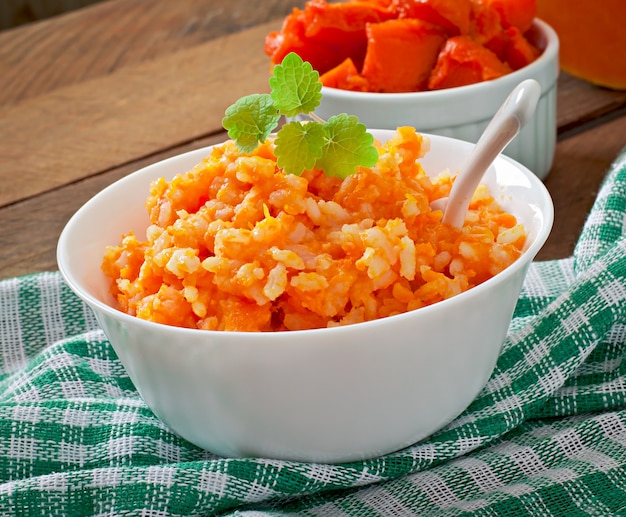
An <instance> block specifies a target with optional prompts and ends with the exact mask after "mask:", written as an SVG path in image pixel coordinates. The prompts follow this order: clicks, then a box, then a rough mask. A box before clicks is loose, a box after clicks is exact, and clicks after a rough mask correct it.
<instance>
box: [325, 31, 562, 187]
mask: <svg viewBox="0 0 626 517" xmlns="http://www.w3.org/2000/svg"><path fill="white" fill-rule="evenodd" d="M528 37H529V40H530V41H531V43H533V44H535V45H536V46H537V47H538V48H540V49H542V50H543V53H542V54H541V56H540V57H539V58H537V59H536V60H535V61H534V62H533V63H531V64H529V65H528V66H525V67H524V68H521V69H519V70H516V71H515V72H512V73H510V74H508V75H505V76H503V77H500V78H498V79H494V80H492V81H485V82H482V83H478V84H472V85H468V86H462V87H458V88H448V89H445V90H434V91H425V92H414V93H369V92H351V91H347V90H340V89H337V88H328V87H323V88H322V101H321V104H320V106H319V107H318V109H317V110H316V111H315V113H316V114H317V115H319V116H320V117H322V118H324V119H327V118H329V117H330V116H331V115H336V114H338V113H348V114H350V115H356V116H357V117H358V118H359V120H360V121H361V122H362V123H363V124H365V125H366V126H367V127H371V128H379V129H396V128H397V127H398V126H413V127H415V128H416V129H417V130H418V131H420V132H422V133H432V134H437V135H443V136H449V137H452V138H458V139H460V140H467V141H469V142H477V141H478V138H479V137H480V135H481V134H482V132H483V131H484V129H485V128H486V127H487V124H488V123H489V120H490V119H491V117H493V115H494V114H495V113H496V111H497V110H498V108H499V107H500V105H501V104H502V103H503V102H504V100H505V99H506V97H507V96H508V94H509V93H511V91H512V90H513V88H515V86H517V85H518V84H519V83H520V82H522V81H523V80H525V79H535V80H537V81H538V82H539V84H540V85H541V90H542V92H541V98H540V99H539V103H538V104H537V110H536V112H535V115H534V116H533V118H532V119H531V120H530V121H529V122H528V124H527V125H526V127H524V129H522V131H521V132H520V134H519V135H518V136H517V137H516V138H515V139H514V140H513V141H512V142H511V143H510V144H509V145H508V146H507V148H506V150H505V151H504V154H506V155H507V156H510V157H511V158H513V159H514V160H516V161H518V162H520V163H521V164H523V165H525V166H526V167H527V168H529V169H530V170H531V171H533V172H534V173H535V174H536V175H537V176H538V177H539V178H541V179H544V178H545V177H546V176H547V174H548V172H549V171H550V168H551V167H552V161H553V159H554V150H555V146H556V87H557V78H558V75H559V59H558V54H559V40H558V37H557V34H556V32H554V30H553V29H552V28H551V27H550V26H549V25H547V24H546V23H545V22H543V21H541V20H538V19H535V21H534V23H533V26H532V28H531V29H530V31H529V35H528Z"/></svg>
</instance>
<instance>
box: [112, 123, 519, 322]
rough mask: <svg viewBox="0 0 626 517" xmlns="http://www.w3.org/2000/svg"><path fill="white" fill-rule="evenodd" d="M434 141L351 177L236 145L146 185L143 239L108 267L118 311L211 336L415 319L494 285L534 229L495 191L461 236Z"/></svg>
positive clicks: (393, 150)
mask: <svg viewBox="0 0 626 517" xmlns="http://www.w3.org/2000/svg"><path fill="white" fill-rule="evenodd" d="M428 145H429V142H428V140H427V139H425V138H423V137H422V136H421V135H420V134H417V133H416V132H415V130H413V129H412V128H407V127H405V128H399V129H398V131H397V133H396V135H395V136H394V137H393V138H392V139H391V140H389V141H388V142H387V143H386V144H384V145H381V146H379V155H380V158H379V161H378V164H377V165H376V166H375V167H373V168H371V169H370V168H364V167H361V168H359V169H358V170H357V171H356V173H355V174H354V175H352V176H350V177H348V178H347V179H345V180H343V181H342V180H339V179H337V178H330V177H327V176H326V175H325V174H324V173H323V172H322V171H316V170H314V171H307V172H305V173H304V174H303V175H302V176H300V177H299V176H294V175H289V174H284V173H283V172H282V170H281V169H279V168H278V166H277V165H276V158H275V157H274V154H273V145H272V143H271V142H267V143H265V144H263V145H261V146H260V147H259V148H258V149H257V150H256V151H255V152H253V153H252V154H249V155H242V154H241V153H240V152H239V151H238V150H237V148H236V146H235V144H234V143H233V142H231V141H228V142H226V143H224V144H223V145H220V146H217V147H214V148H213V149H212V151H211V154H210V156H209V157H207V158H206V159H205V160H203V161H202V163H200V164H198V165H197V166H196V167H194V168H193V169H192V170H190V171H188V172H185V173H182V174H179V175H177V176H176V177H174V178H173V179H172V180H171V181H166V180H164V179H159V180H157V181H154V182H153V183H152V185H151V188H150V195H149V197H148V200H147V202H146V208H147V210H148V213H149V215H150V221H151V225H150V227H149V228H147V230H146V240H139V239H138V238H137V237H136V236H135V235H134V234H132V233H129V234H128V235H125V236H123V237H122V241H121V244H120V245H119V246H110V247H108V248H107V250H106V254H105V257H104V261H103V265H102V268H103V270H104V272H105V273H106V275H107V276H109V277H110V278H111V279H112V293H113V294H114V296H115V297H116V298H117V300H118V303H119V306H120V309H121V310H123V311H126V312H128V313H129V314H132V315H135V316H137V317H140V318H144V319H146V320H152V321H156V322H159V323H164V324H168V325H175V326H182V327H191V328H199V329H212V330H231V331H279V330H298V329H310V328H319V327H327V326H337V325H347V324H353V323H358V322H362V321H367V320H373V319H377V318H381V317H385V316H390V315H393V314H398V313H402V312H406V311H409V310H414V309H418V308H420V307H423V306H425V305H429V304H432V303H435V302H438V301H441V300H444V299H446V298H449V297H451V296H454V295H456V294H459V293H461V292H463V291H465V290H467V289H470V288H472V287H473V286H475V285H477V284H480V283H481V282H484V281H485V280H487V279H489V278H491V277H492V276H494V275H495V274H497V273H498V272H500V271H501V270H503V269H504V268H506V267H507V266H509V265H510V264H511V263H512V262H513V261H515V260H516V259H517V258H518V257H519V255H520V253H521V249H522V246H523V244H524V241H525V238H526V237H525V231H524V228H523V227H522V226H521V225H519V224H517V221H516V219H515V217H513V216H512V215H510V214H507V213H505V212H504V211H503V210H502V209H501V208H500V207H499V206H498V204H497V203H496V202H495V200H494V198H493V197H492V196H491V194H490V193H489V191H488V189H487V188H486V187H481V188H479V189H478V190H477V192H476V194H475V196H474V199H473V200H472V204H471V205H470V210H469V213H468V216H467V219H466V222H465V225H464V227H463V228H462V229H455V228H451V227H449V226H447V225H444V224H442V223H441V216H442V213H441V211H439V210H431V208H430V203H431V201H433V200H435V199H439V198H441V197H444V196H447V195H448V193H449V191H450V186H451V184H452V179H451V177H450V174H449V173H448V172H443V173H441V174H440V175H439V176H438V177H436V178H434V179H430V178H429V177H428V176H426V174H425V173H424V171H423V170H422V168H421V165H420V164H419V163H418V162H417V161H416V160H418V159H419V158H421V157H422V156H423V155H424V154H425V153H426V152H427V151H428Z"/></svg>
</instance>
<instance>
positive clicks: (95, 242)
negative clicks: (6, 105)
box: [57, 131, 553, 462]
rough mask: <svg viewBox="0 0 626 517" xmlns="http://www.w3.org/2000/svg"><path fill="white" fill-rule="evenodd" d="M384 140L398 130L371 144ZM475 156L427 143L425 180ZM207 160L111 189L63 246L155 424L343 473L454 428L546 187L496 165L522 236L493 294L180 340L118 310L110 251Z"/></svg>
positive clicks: (240, 452) (503, 313) (165, 168)
mask: <svg viewBox="0 0 626 517" xmlns="http://www.w3.org/2000/svg"><path fill="white" fill-rule="evenodd" d="M373 133H374V134H375V136H376V137H378V138H380V139H381V140H385V139H386V138H387V137H388V136H389V134H390V133H391V132H390V131H373ZM472 147H473V146H472V144H469V143H466V142H461V141H458V140H452V139H449V138H445V137H440V136H431V151H430V152H429V153H428V154H427V157H426V158H425V159H424V160H423V163H424V167H425V168H426V171H428V172H430V173H433V174H435V173H438V172H440V171H441V170H444V169H445V168H450V169H451V170H455V169H456V168H458V167H459V166H460V165H461V164H462V163H463V162H464V160H465V159H466V158H467V156H468V154H469V152H470V150H471V148H472ZM207 154H208V150H207V149H200V150H197V151H193V152H190V153H187V154H184V155H181V156H177V157H174V158H170V159H168V160H165V161H163V162H160V163H156V164H154V165H151V166H149V167H146V168H144V169H142V170H140V171H138V172H136V173H134V174H131V175H129V176H127V177H125V178H123V179H121V180H119V181H118V182H116V183H114V184H113V185H111V186H109V187H108V188H106V189H105V190H103V191H102V192H100V193H99V194H97V195H96V196H95V197H94V198H92V199H91V200H90V201H88V202H87V203H86V204H85V205H84V206H83V207H82V208H81V209H80V210H78V212H77V213H76V214H75V215H74V216H73V217H72V218H71V220H70V221H69V222H68V224H67V226H66V227H65V229H64V230H63V232H62V234H61V237H60V239H59V243H58V252H57V253H58V255H57V258H58V265H59V268H60V270H61V273H62V274H63V276H64V278H65V279H66V281H67V282H68V284H69V286H70V287H71V288H72V289H73V290H74V291H75V292H76V293H77V294H78V295H79V296H80V297H81V298H82V299H83V300H84V301H85V302H86V303H87V304H88V305H89V306H90V307H91V308H92V309H93V311H94V312H95V314H96V316H97V318H98V321H99V322H100V324H101V325H102V328H103V329H104V331H105V332H106V334H107V336H108V338H109V339H110V341H111V344H112V345H113V347H114V349H115V351H116V352H117V354H118V356H119V358H120V360H121V361H122V363H123V364H124V366H125V368H126V370H127V372H128V375H129V376H130V378H131V379H132V381H133V382H134V384H135V386H136V387H137V390H138V391H139V393H140V394H141V396H142V397H143V398H144V400H145V401H146V403H147V404H148V406H149V407H150V408H151V409H152V410H153V411H154V413H155V414H156V415H157V416H158V417H159V418H161V419H162V420H163V421H164V422H165V423H166V424H168V425H169V426H170V427H171V428H172V429H173V430H174V431H176V432H177V433H179V434H180V435H181V436H182V437H184V438H186V439H187V440H189V441H190V442H193V443H195V444H197V445H198V446H200V447H203V448H206V449H208V450H210V451H213V452H215V453H217V454H220V455H224V456H265V457H272V458H281V459H291V460H302V461H319V462H343V461H350V460H358V459H363V458H369V457H374V456H377V455H381V454H385V453H388V452H391V451H394V450H397V449H400V448H403V447H405V446H408V445H410V444H412V443H414V442H416V441H418V440H421V439H423V438H425V437H427V436H428V435H430V434H432V433H433V432H434V431H436V430H438V429H440V428H441V427H442V426H444V425H445V424H447V423H448V422H450V421H451V420H452V419H454V418H455V417H456V416H457V415H459V414H460V413H461V412H462V411H463V410H464V409H465V408H466V407H467V406H468V405H469V404H470V402H471V401H472V400H473V399H474V398H475V396H476V395H477V394H478V392H479V391H480V389H481V388H482V387H483V386H484V385H485V383H486V382H487V380H488V378H489V376H490V374H491V373H492V370H493V367H494V365H495V362H496V359H497V357H498V354H499V351H500V348H501V345H502V343H503V340H504V338H505V335H506V332H507V329H508V326H509V323H510V319H511V315H512V312H513V309H514V307H515V304H516V301H517V298H518V295H519V291H520V288H521V285H522V282H523V279H524V276H525V273H526V270H527V267H528V265H529V263H530V262H531V261H532V259H533V258H534V257H535V255H536V253H537V252H538V251H539V249H540V248H541V246H542V245H543V243H544V242H545V240H546V239H547V237H548V234H549V232H550V229H551V225H552V219H553V206H552V202H551V199H550V196H549V194H548V192H547V191H546V189H545V187H544V186H543V184H542V183H541V181H540V180H539V179H538V178H537V177H536V176H535V175H534V174H532V173H531V172H530V171H528V170H527V169H526V168H524V167H523V166H520V165H519V164H517V163H515V162H514V161H513V160H511V159H509V158H506V157H503V156H500V157H499V158H498V159H497V160H496V162H495V163H494V165H493V166H492V167H491V168H490V169H489V171H488V172H487V175H486V177H485V183H486V184H487V185H488V186H489V187H490V189H491V191H492V193H493V194H494V195H495V197H496V199H497V200H499V201H500V202H501V204H502V205H503V206H504V207H505V208H506V209H507V210H509V211H511V212H512V213H514V214H515V215H516V216H517V217H518V218H519V219H520V220H521V221H522V222H523V223H524V225H525V227H526V229H527V233H528V236H529V238H528V243H527V246H526V250H525V252H524V253H523V255H522V256H521V258H519V259H518V260H517V261H516V262H515V263H514V264H513V265H511V266H510V267H508V268H507V269H506V270H504V271H503V272H502V273H500V274H498V275H497V276H495V277H494V278H492V279H490V280H488V281H487V282H485V283H483V284H481V285H479V286H477V287H475V288H473V289H471V290H469V291H467V292H465V293H463V294H461V295H458V296H456V297H454V298H451V299H448V300H446V301H443V302H440V303H437V304H434V305H432V306H429V307H425V308H422V309H418V310H416V311H413V312H409V313H406V314H401V315H397V316H392V317H389V318H384V319H381V320H377V321H371V322H367V323H360V324H356V325H351V326H345V327H339V328H330V329H316V330H306V331H293V332H281V333H240V332H220V331H202V330H192V329H183V328H176V327H171V326H165V325H161V324H156V323H152V322H147V321H144V320H141V319H138V318H135V317H132V316H129V315H127V314H125V313H122V312H120V311H118V310H117V309H115V308H114V302H113V299H112V297H111V295H110V294H109V293H108V285H109V282H108V280H107V279H106V278H105V277H104V275H103V274H102V272H101V271H100V264H101V261H102V257H103V254H104V249H105V246H106V245H108V244H114V243H117V242H119V239H120V236H121V235H122V234H123V233H126V232H128V231H129V230H130V229H134V230H135V231H136V233H137V234H138V235H142V231H143V230H144V229H145V228H146V226H147V225H148V219H147V215H146V213H145V210H144V201H145V199H146V197H147V194H148V185H149V183H150V181H151V180H152V179H154V178H157V177H162V176H163V177H165V178H166V179H170V178H171V177H172V176H174V175H175V174H176V173H179V172H183V171H186V170H188V169H190V168H191V167H192V166H193V165H195V164H196V163H198V162H199V161H201V159H202V158H203V157H204V156H206V155H207Z"/></svg>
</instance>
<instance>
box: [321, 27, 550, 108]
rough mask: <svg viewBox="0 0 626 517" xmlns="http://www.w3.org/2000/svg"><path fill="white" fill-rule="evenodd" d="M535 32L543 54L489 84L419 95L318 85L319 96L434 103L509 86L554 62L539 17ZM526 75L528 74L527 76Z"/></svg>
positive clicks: (547, 38) (483, 93)
mask: <svg viewBox="0 0 626 517" xmlns="http://www.w3.org/2000/svg"><path fill="white" fill-rule="evenodd" d="M529 30H535V31H537V32H538V34H539V35H541V36H542V37H544V38H545V41H546V44H545V47H544V49H543V52H542V53H541V55H540V56H539V57H537V59H535V60H534V61H533V62H532V63H529V64H528V65H526V66H524V67H522V68H520V69H518V70H514V71H513V72H510V73H508V74H506V75H503V76H501V77H498V78H496V79H492V80H489V81H482V82H479V83H474V84H468V85H465V86H455V87H454V88H443V89H441V90H426V91H420V92H399V93H384V92H360V91H352V90H343V89H341V88H333V87H331V86H322V95H327V96H332V97H334V98H336V99H337V100H350V101H352V102H359V101H362V102H387V101H388V102H390V103H391V102H407V101H414V102H415V101H416V100H417V99H420V101H423V102H435V101H442V100H444V99H445V98H446V97H449V96H453V95H454V96H456V95H460V94H462V95H471V94H480V95H485V94H488V91H487V92H485V91H483V90H485V89H487V90H491V89H496V88H498V87H499V86H500V85H501V84H503V83H506V84H507V85H508V84H509V83H511V84H513V83H514V84H517V83H519V82H521V81H522V80H523V79H524V78H525V77H528V76H530V77H533V76H535V75H536V74H535V71H536V70H539V69H542V68H543V67H544V66H548V65H549V63H550V62H552V61H554V60H555V59H558V52H559V37H558V35H557V33H556V31H555V30H554V29H553V28H552V27H551V26H550V25H549V24H548V23H546V22H545V21H543V20H541V19H540V18H535V19H534V20H533V24H532V26H531V29H529ZM529 74H530V75H529Z"/></svg>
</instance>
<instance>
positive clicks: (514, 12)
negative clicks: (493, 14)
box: [472, 0, 537, 33]
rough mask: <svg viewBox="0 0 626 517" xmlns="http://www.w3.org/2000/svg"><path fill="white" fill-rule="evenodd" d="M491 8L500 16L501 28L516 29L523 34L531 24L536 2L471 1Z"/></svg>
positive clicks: (514, 0)
mask: <svg viewBox="0 0 626 517" xmlns="http://www.w3.org/2000/svg"><path fill="white" fill-rule="evenodd" d="M472 1H473V2H478V3H482V4H487V5H490V6H491V7H493V8H494V9H495V10H496V11H497V12H498V14H499V15H500V20H501V22H502V26H503V27H504V28H505V29H506V28H507V27H517V28H518V29H519V30H520V32H522V33H524V32H526V31H527V30H528V29H530V26H531V25H532V24H533V20H534V19H535V13H536V12H537V0H472Z"/></svg>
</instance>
